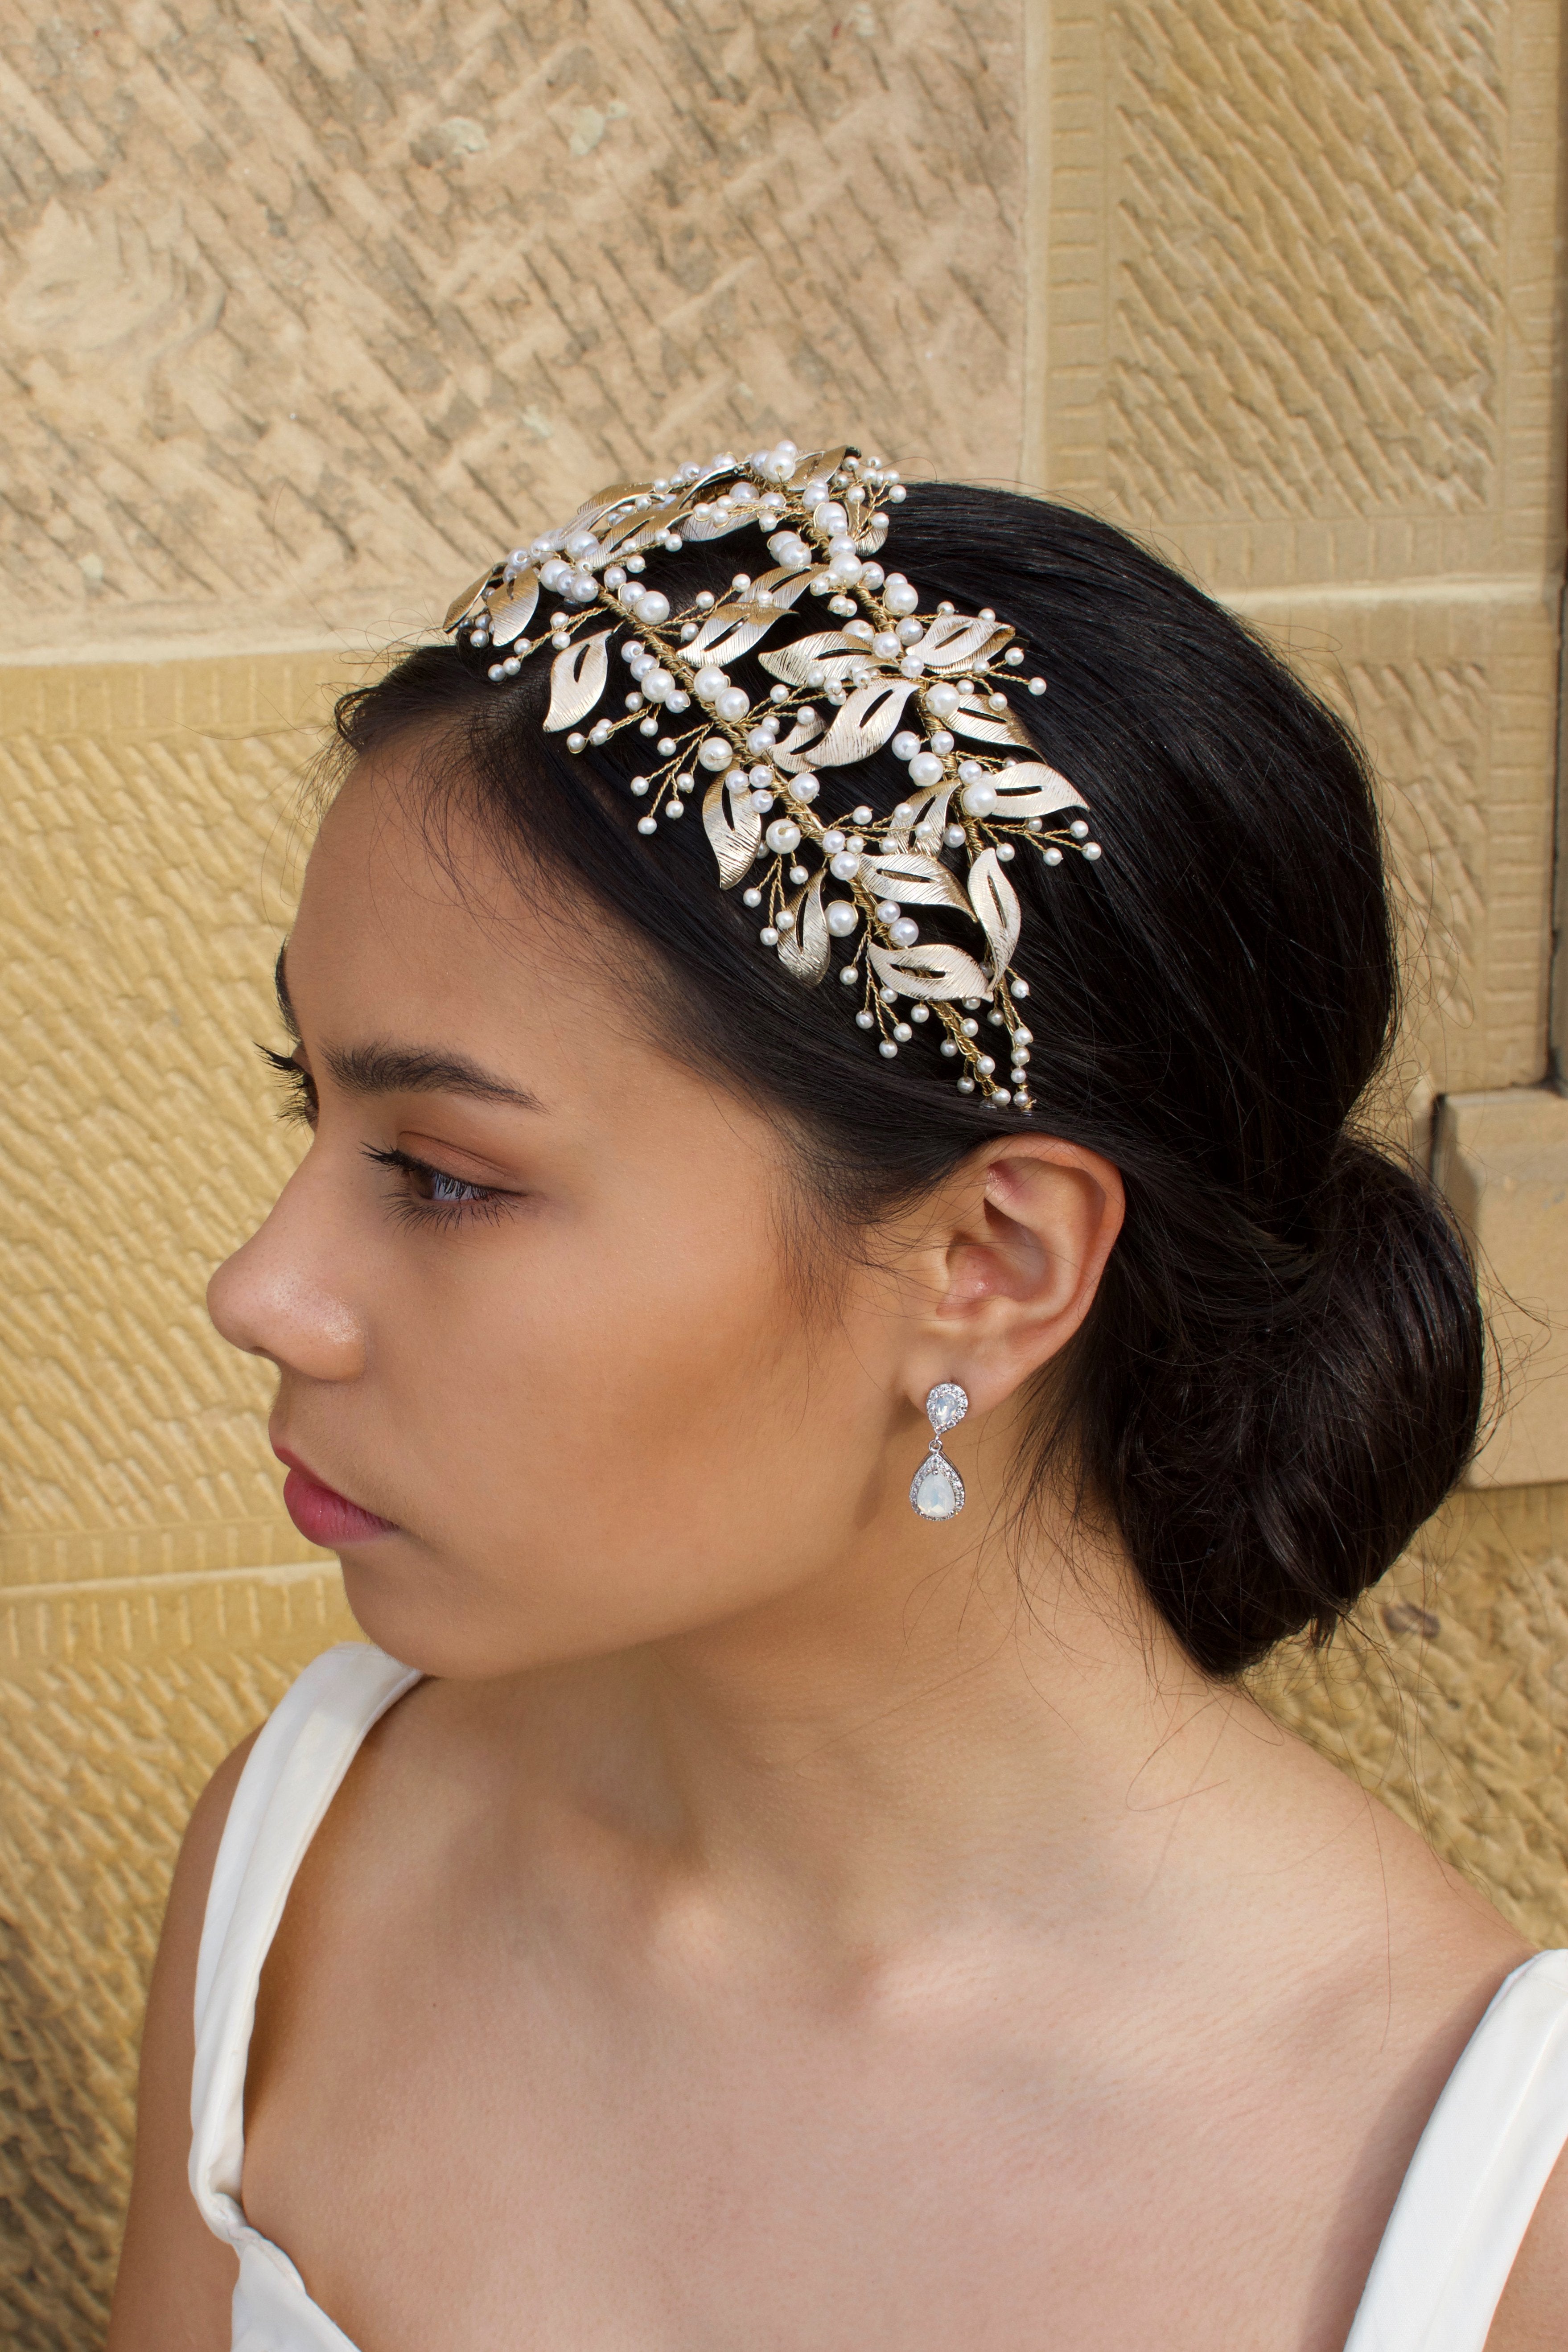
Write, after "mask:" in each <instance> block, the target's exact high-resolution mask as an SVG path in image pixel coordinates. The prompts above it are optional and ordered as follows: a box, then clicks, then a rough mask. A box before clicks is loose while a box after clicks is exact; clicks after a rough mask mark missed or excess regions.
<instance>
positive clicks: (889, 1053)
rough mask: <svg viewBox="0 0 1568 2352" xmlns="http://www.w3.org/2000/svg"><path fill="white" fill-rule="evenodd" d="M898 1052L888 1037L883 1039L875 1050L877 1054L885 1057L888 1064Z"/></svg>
mask: <svg viewBox="0 0 1568 2352" xmlns="http://www.w3.org/2000/svg"><path fill="white" fill-rule="evenodd" d="M898 1050H899V1049H898V1047H897V1046H896V1045H894V1043H893V1041H892V1039H891V1038H890V1037H884V1038H883V1040H882V1042H881V1044H880V1045H879V1046H878V1048H877V1051H878V1053H879V1054H881V1055H885V1056H886V1058H887V1059H888V1060H889V1062H890V1061H891V1060H892V1058H893V1056H894V1055H895V1054H896V1053H897V1052H898Z"/></svg>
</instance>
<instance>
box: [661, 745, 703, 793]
mask: <svg viewBox="0 0 1568 2352" xmlns="http://www.w3.org/2000/svg"><path fill="white" fill-rule="evenodd" d="M660 749H661V750H662V749H663V746H662V745H661V746H660ZM675 789H676V791H677V792H678V793H689V792H695V791H696V789H697V779H696V777H695V776H693V775H689V774H682V775H679V776H677V778H676V780H675Z"/></svg>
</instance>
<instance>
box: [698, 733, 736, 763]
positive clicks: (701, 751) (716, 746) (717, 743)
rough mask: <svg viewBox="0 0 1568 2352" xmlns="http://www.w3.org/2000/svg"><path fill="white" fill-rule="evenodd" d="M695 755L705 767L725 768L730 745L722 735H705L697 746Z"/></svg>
mask: <svg viewBox="0 0 1568 2352" xmlns="http://www.w3.org/2000/svg"><path fill="white" fill-rule="evenodd" d="M697 757H698V760H699V761H700V763H701V765H702V766H703V767H705V768H727V767H728V766H729V764H730V746H729V744H728V743H727V742H726V741H725V740H724V738H723V737H722V735H707V736H704V738H703V740H702V741H701V742H700V744H699V745H698V747H697Z"/></svg>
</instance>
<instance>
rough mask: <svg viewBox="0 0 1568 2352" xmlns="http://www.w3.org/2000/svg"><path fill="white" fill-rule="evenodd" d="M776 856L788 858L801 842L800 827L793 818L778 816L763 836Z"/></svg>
mask: <svg viewBox="0 0 1568 2352" xmlns="http://www.w3.org/2000/svg"><path fill="white" fill-rule="evenodd" d="M763 840H764V841H765V842H766V843H767V845H768V847H769V848H770V849H771V850H772V851H773V855H774V856H779V857H787V856H788V855H789V853H790V851H791V850H792V849H794V848H795V847H796V846H797V845H798V844H799V841H800V827H799V825H798V824H795V821H794V819H793V818H792V817H787V816H776V817H774V819H773V823H772V824H770V825H769V827H768V829H767V832H766V833H765V834H764V835H763Z"/></svg>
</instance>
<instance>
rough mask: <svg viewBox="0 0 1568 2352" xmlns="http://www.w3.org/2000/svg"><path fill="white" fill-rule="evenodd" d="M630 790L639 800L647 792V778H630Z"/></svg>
mask: <svg viewBox="0 0 1568 2352" xmlns="http://www.w3.org/2000/svg"><path fill="white" fill-rule="evenodd" d="M632 790H633V792H634V793H636V794H637V798H638V799H639V800H640V799H641V798H642V795H643V794H644V793H646V792H647V777H646V776H634V777H633V778H632Z"/></svg>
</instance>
